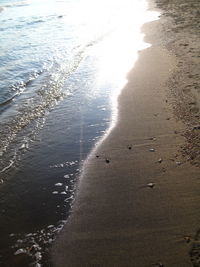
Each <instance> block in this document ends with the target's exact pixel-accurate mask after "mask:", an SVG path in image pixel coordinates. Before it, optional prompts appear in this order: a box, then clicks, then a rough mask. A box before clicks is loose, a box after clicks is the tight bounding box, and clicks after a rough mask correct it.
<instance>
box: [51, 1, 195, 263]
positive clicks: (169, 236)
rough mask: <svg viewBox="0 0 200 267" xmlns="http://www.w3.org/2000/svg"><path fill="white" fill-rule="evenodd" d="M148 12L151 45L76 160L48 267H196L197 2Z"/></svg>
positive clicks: (162, 5)
mask: <svg viewBox="0 0 200 267" xmlns="http://www.w3.org/2000/svg"><path fill="white" fill-rule="evenodd" d="M155 7H157V8H159V9H160V12H161V16H160V19H159V20H158V21H154V22H151V23H148V24H146V25H144V27H143V32H144V33H145V41H146V42H148V43H151V44H152V46H151V47H149V48H147V49H145V50H141V51H140V53H139V58H138V60H137V62H136V64H135V66H134V68H133V69H132V71H131V72H130V73H129V74H128V77H127V79H128V82H127V84H126V86H125V87H124V88H123V90H122V92H121V94H120V95H119V97H118V102H117V106H118V117H117V122H116V124H115V125H114V126H113V127H112V128H111V129H110V130H109V131H108V133H107V134H106V135H105V138H103V140H102V141H101V142H100V143H99V145H97V147H95V148H94V149H93V151H92V152H91V153H90V155H89V157H88V158H87V160H86V161H85V163H84V166H83V170H82V174H81V176H80V179H79V185H78V189H77V191H76V197H75V201H74V204H73V207H72V213H71V215H70V217H69V218H68V221H67V223H66V225H65V227H64V228H63V230H62V231H61V233H60V235H59V237H58V238H57V240H56V242H55V243H54V245H53V249H52V258H53V262H54V265H55V266H58V267H59V266H134V267H146V266H170V267H189V266H196V267H197V266H200V236H199V235H200V230H199V229H200V223H199V222H200V214H199V209H200V195H199V188H200V180H199V177H200V176H199V174H200V172H199V164H200V161H199V159H200V158H199V157H200V154H199V147H200V126H199V116H200V114H199V107H200V105H199V104H200V96H199V69H200V68H199V64H200V57H199V56H200V54H199V51H200V48H199V43H200V42H199V36H200V35H199V21H198V18H199V15H198V14H199V13H198V12H199V8H200V5H199V1H197V0H192V1H190V2H189V3H188V2H187V3H185V1H179V3H177V2H176V1H175V0H171V1H161V0H156V1H155V3H153V2H152V3H151V8H155ZM119 64H120V62H119Z"/></svg>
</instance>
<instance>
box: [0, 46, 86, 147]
mask: <svg viewBox="0 0 200 267" xmlns="http://www.w3.org/2000/svg"><path fill="white" fill-rule="evenodd" d="M83 56H84V51H79V52H78V53H77V54H76V55H75V56H74V59H73V61H71V62H70V63H67V64H66V63H65V62H63V63H62V64H61V65H59V66H58V65H57V63H55V64H54V66H53V67H52V68H51V69H50V70H49V71H45V72H43V73H42V74H43V75H41V76H39V77H37V78H38V79H37V78H36V79H35V80H29V81H27V82H26V86H25V87H24V88H27V85H29V86H30V85H32V87H33V88H34V89H33V91H32V92H31V89H30V88H29V90H26V92H27V96H28V97H27V98H26V97H25V96H24V94H23V96H22V98H20V95H19V94H18V96H19V97H18V98H17V99H16V101H15V108H16V110H15V112H14V115H12V117H9V116H8V118H7V117H6V114H7V113H6V114H4V118H5V119H4V120H3V122H2V123H1V124H0V136H1V139H0V151H6V150H7V147H8V146H9V144H10V143H12V142H13V141H14V140H15V138H16V136H17V135H18V134H19V133H20V132H21V130H23V129H24V128H25V127H27V126H28V125H29V124H30V123H31V122H32V121H35V120H37V119H41V118H43V117H44V116H45V114H46V112H48V111H49V110H51V109H52V108H53V107H54V106H55V105H56V104H57V102H58V101H59V100H61V99H62V98H64V97H67V96H69V95H72V94H73V88H67V89H66V88H64V83H65V81H66V79H67V78H69V76H70V75H71V74H72V73H73V72H74V71H75V70H76V69H77V68H78V66H79V64H80V62H81V61H82V59H83ZM16 97H17V94H15V95H14V96H13V97H11V98H9V99H7V100H5V101H4V102H2V103H1V105H2V106H6V105H9V104H10V103H11V102H12V100H13V99H14V98H16ZM11 109H12V112H11V113H12V114H13V109H14V107H11ZM8 114H9V112H8Z"/></svg>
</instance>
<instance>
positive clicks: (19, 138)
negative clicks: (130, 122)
mask: <svg viewBox="0 0 200 267" xmlns="http://www.w3.org/2000/svg"><path fill="white" fill-rule="evenodd" d="M156 17H157V13H154V12H147V3H146V1H145V0H135V1H133V0H101V1H98V0H25V1H18V0H0V217H1V221H0V224H1V227H0V235H1V239H0V265H1V266H28V265H29V264H32V265H33V266H40V264H42V265H43V266H49V265H50V260H49V254H48V249H49V247H50V246H51V244H52V242H53V241H54V240H55V238H56V236H57V234H58V233H59V232H60V230H61V229H62V227H63V225H64V224H65V222H66V219H67V217H68V216H69V214H70V210H71V205H72V203H73V199H74V195H75V188H76V185H77V180H78V177H79V173H80V169H81V164H82V162H83V161H84V159H85V158H86V157H87V155H88V153H89V151H90V150H91V148H92V147H93V146H94V145H95V144H96V143H97V142H98V140H99V138H101V137H102V136H103V135H104V133H105V131H106V130H107V129H108V128H109V127H110V126H111V124H112V123H114V122H116V121H117V108H116V103H117V101H116V100H117V96H118V95H119V93H120V90H121V89H122V88H123V87H124V86H125V84H126V82H127V80H126V75H127V73H128V71H129V70H130V69H131V68H132V67H133V66H134V62H135V61H136V59H137V56H138V53H137V52H138V51H139V50H142V49H144V48H146V47H148V44H145V43H144V42H143V34H142V33H141V30H140V27H141V25H142V24H143V23H144V22H145V21H148V20H152V19H156Z"/></svg>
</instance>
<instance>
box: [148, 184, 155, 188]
mask: <svg viewBox="0 0 200 267" xmlns="http://www.w3.org/2000/svg"><path fill="white" fill-rule="evenodd" d="M147 186H148V187H150V188H153V187H154V186H155V184H154V183H148V184H147Z"/></svg>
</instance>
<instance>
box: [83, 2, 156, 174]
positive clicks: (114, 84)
mask: <svg viewBox="0 0 200 267" xmlns="http://www.w3.org/2000/svg"><path fill="white" fill-rule="evenodd" d="M128 3H129V5H128V6H127V7H126V10H124V9H123V10H122V12H121V17H120V20H119V18H118V21H117V25H116V27H115V29H113V31H112V34H110V35H109V37H107V38H104V39H103V40H102V41H101V42H100V43H98V44H97V45H95V46H93V47H92V48H91V51H90V54H92V55H93V57H94V58H95V60H96V64H97V66H98V67H97V68H98V75H97V79H96V84H97V86H96V88H95V89H96V90H97V91H96V92H93V93H94V94H95V93H96V94H98V90H99V89H98V88H102V87H106V86H109V87H111V88H112V89H111V91H112V93H111V97H110V102H111V103H110V105H111V108H112V118H111V124H110V127H109V128H108V129H107V131H106V132H105V134H104V135H103V136H102V138H101V139H100V140H99V141H98V142H97V143H96V145H95V147H94V149H93V150H92V152H91V153H90V154H89V156H88V158H87V160H86V161H85V163H84V165H83V166H82V171H83V172H82V175H81V177H83V176H84V169H85V168H84V167H85V166H86V165H87V164H88V161H89V160H90V158H91V157H93V156H94V154H95V152H96V150H97V149H98V147H99V146H100V145H101V143H102V142H103V141H104V140H105V139H106V138H107V137H108V135H109V134H110V132H111V131H112V129H113V128H114V127H115V125H116V123H117V120H118V97H119V95H120V93H121V91H122V89H123V88H124V87H125V86H126V84H127V82H128V79H127V75H128V73H129V72H130V71H131V70H132V69H133V67H134V64H135V63H136V61H137V59H138V57H139V52H140V51H141V50H143V49H146V48H149V47H151V44H149V43H146V42H145V41H144V36H145V35H144V34H143V33H142V30H141V28H142V26H143V25H144V24H145V23H148V22H152V21H155V20H158V19H159V15H160V13H159V12H158V11H150V10H148V3H147V1H146V0H138V1H134V2H133V1H131V2H130V1H128ZM109 90H110V89H109ZM94 91H95V90H94Z"/></svg>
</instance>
